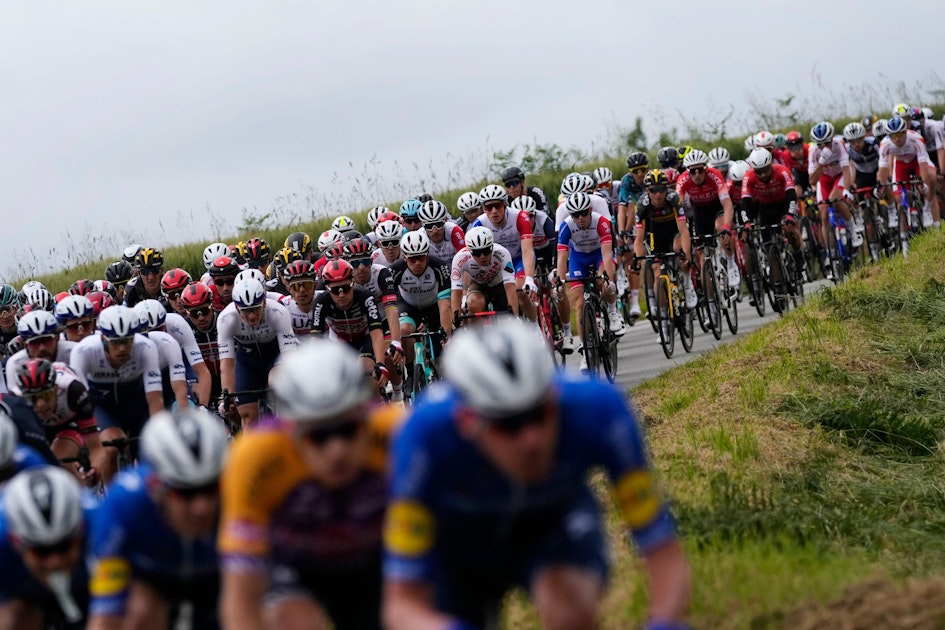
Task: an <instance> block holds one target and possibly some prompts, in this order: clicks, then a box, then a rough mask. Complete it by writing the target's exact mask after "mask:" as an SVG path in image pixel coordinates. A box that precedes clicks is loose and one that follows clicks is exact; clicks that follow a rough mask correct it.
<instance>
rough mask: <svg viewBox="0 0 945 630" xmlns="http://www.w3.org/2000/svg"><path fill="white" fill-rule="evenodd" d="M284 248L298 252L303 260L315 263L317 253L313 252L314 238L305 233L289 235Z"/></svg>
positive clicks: (283, 245)
mask: <svg viewBox="0 0 945 630" xmlns="http://www.w3.org/2000/svg"><path fill="white" fill-rule="evenodd" d="M282 247H288V248H290V249H294V250H295V251H297V252H298V253H299V254H300V255H301V256H302V259H303V260H307V261H309V262H314V254H315V252H314V251H313V250H312V237H311V236H309V235H308V234H306V233H305V232H292V234H289V235H288V236H287V237H286V239H285V242H284V243H283V244H282Z"/></svg>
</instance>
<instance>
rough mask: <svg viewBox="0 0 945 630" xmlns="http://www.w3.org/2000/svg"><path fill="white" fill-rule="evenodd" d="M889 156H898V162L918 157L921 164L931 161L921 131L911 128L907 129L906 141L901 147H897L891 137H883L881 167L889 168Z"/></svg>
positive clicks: (880, 151) (880, 146) (880, 147)
mask: <svg viewBox="0 0 945 630" xmlns="http://www.w3.org/2000/svg"><path fill="white" fill-rule="evenodd" d="M889 156H892V157H894V158H896V161H897V162H914V161H915V160H916V159H918V160H919V164H928V163H929V152H928V150H927V149H926V148H925V140H923V139H922V136H921V135H919V132H917V131H912V130H911V129H909V130H908V131H906V142H905V144H903V145H902V146H901V147H897V146H896V145H895V143H893V141H892V138H891V137H889V136H886V137H885V138H883V141H882V142H880V143H879V168H889Z"/></svg>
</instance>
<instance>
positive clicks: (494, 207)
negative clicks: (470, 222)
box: [482, 201, 505, 210]
mask: <svg viewBox="0 0 945 630" xmlns="http://www.w3.org/2000/svg"><path fill="white" fill-rule="evenodd" d="M482 207H483V208H485V209H486V210H501V209H502V208H504V207H505V204H504V203H502V202H501V201H494V202H492V203H487V204H484V205H483V206H482Z"/></svg>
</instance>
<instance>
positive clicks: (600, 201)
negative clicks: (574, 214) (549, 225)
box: [555, 195, 610, 232]
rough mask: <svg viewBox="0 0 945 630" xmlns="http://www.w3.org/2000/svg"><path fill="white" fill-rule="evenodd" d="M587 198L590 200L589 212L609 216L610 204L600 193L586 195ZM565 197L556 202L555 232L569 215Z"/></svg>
mask: <svg viewBox="0 0 945 630" xmlns="http://www.w3.org/2000/svg"><path fill="white" fill-rule="evenodd" d="M588 198H589V199H590V200H591V212H594V213H597V214H599V215H601V216H602V217H609V216H610V206H608V205H607V200H606V199H604V198H603V197H601V196H600V195H588ZM566 199H567V198H565V199H562V200H561V203H559V204H558V210H557V211H556V212H555V232H557V231H558V230H559V229H561V224H562V223H564V221H565V220H566V219H567V218H568V217H570V216H571V214H570V213H569V212H568V209H567V208H565V201H566Z"/></svg>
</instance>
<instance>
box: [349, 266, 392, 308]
mask: <svg viewBox="0 0 945 630" xmlns="http://www.w3.org/2000/svg"><path fill="white" fill-rule="evenodd" d="M354 286H355V288H357V289H364V290H365V291H367V292H368V293H370V294H371V295H372V296H374V303H375V304H379V305H380V306H381V307H382V308H385V309H386V308H388V307H391V306H395V307H396V305H397V287H395V286H394V274H392V273H391V272H390V269H389V268H387V267H385V266H384V265H378V264H372V265H371V279H370V280H368V282H367V284H358V283H357V282H355V283H354Z"/></svg>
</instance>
